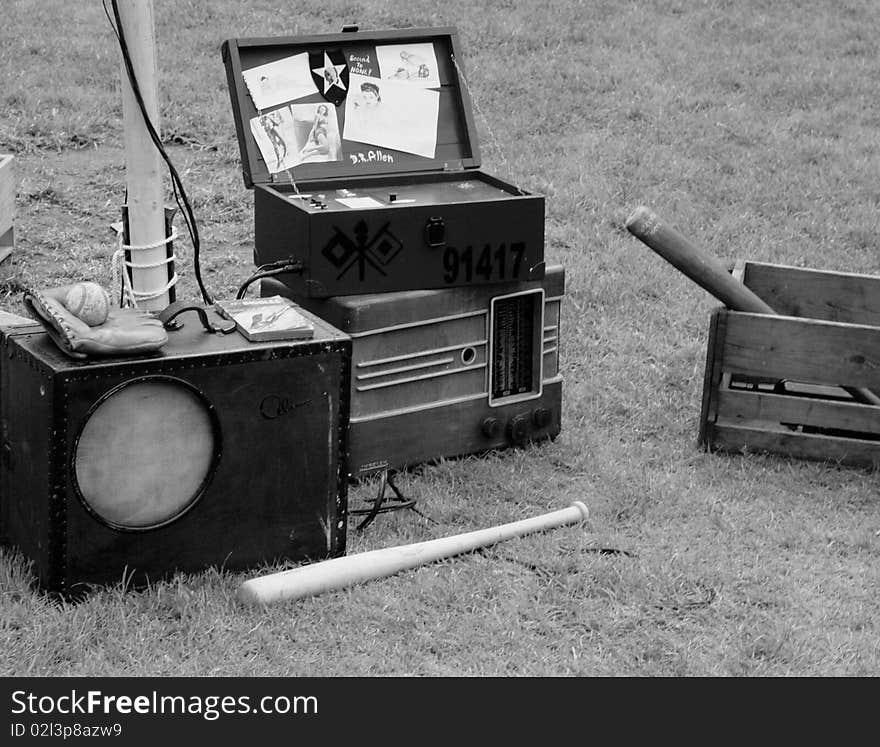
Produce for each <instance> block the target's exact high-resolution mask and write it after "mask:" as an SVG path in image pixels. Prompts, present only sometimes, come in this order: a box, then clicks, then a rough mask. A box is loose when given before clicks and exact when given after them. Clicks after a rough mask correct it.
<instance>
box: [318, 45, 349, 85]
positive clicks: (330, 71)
mask: <svg viewBox="0 0 880 747" xmlns="http://www.w3.org/2000/svg"><path fill="white" fill-rule="evenodd" d="M344 69H345V63H343V64H341V65H334V64H333V61H332V60H331V59H330V58H329V57H328V56H327V53H326V52H324V67H314V68H312V72H313V73H315V74H316V75H319V76H321V77H322V78H323V79H324V93H327V91H329V90H330V89H331V88H333V86H339V87H340V88H341V89H342V90H343V91H344V90H345V84H344V83H343V82H342V78H341V77H340V76H341V74H342V71H343V70H344ZM330 76H332V79H331V77H330Z"/></svg>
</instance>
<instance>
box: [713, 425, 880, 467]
mask: <svg viewBox="0 0 880 747" xmlns="http://www.w3.org/2000/svg"><path fill="white" fill-rule="evenodd" d="M711 430H712V437H711V448H712V449H713V450H717V451H725V452H742V451H744V450H745V451H747V452H748V451H752V452H770V453H775V454H781V455H785V456H790V457H795V458H798V459H809V460H811V461H820V462H833V463H835V464H846V465H851V466H856V467H872V468H876V467H880V441H865V440H862V439H854V438H843V437H840V436H826V435H822V434H817V433H795V432H791V431H785V430H779V431H771V430H767V429H764V428H753V427H748V426H736V425H729V424H727V423H716V424H715V425H714V426H712V429H711Z"/></svg>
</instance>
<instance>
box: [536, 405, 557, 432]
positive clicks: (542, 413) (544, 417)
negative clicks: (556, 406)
mask: <svg viewBox="0 0 880 747" xmlns="http://www.w3.org/2000/svg"><path fill="white" fill-rule="evenodd" d="M552 419H553V415H552V414H551V413H550V410H548V409H547V408H546V407H539V408H538V409H537V410H535V411H534V412H533V413H532V422H533V423H534V424H535V428H546V427H547V426H548V425H550V421H551V420H552Z"/></svg>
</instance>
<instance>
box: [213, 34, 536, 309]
mask: <svg viewBox="0 0 880 747" xmlns="http://www.w3.org/2000/svg"><path fill="white" fill-rule="evenodd" d="M223 58H224V61H225V65H226V71H227V78H228V83H229V90H230V94H231V97H232V108H233V113H234V118H235V126H236V131H237V133H238V140H239V145H240V149H241V160H242V167H243V171H244V180H245V184H246V185H247V186H248V187H253V189H254V223H255V228H254V241H255V251H254V254H255V262H256V264H257V265H258V266H261V265H265V264H268V263H272V262H280V261H285V260H290V261H291V263H292V264H291V267H292V268H293V270H294V271H293V272H290V273H286V274H284V275H282V276H281V280H283V282H284V283H285V284H286V285H287V286H288V287H289V288H290V289H291V291H292V292H293V293H294V294H296V295H297V296H302V297H309V298H323V297H329V296H339V295H353V294H363V293H376V292H391V291H400V290H411V289H413V288H449V287H457V286H471V285H478V284H492V283H498V282H502V281H525V280H540V279H541V278H542V276H543V274H544V198H543V196H540V195H535V194H530V193H528V192H527V191H525V190H524V189H521V188H520V187H518V186H515V185H513V184H509V183H506V182H505V181H503V180H501V179H499V178H497V177H495V176H492V175H490V174H488V173H485V172H483V171H481V170H480V168H479V167H480V154H479V146H478V139H477V135H476V128H475V125H474V120H473V114H472V111H471V106H470V98H469V95H468V89H467V83H466V80H465V77H464V75H463V72H462V63H461V55H460V52H459V49H458V40H457V35H456V32H455V30H454V29H452V28H436V29H406V30H393V31H370V32H366V31H357V30H356V29H352V30H350V31H343V33H341V34H328V35H323V36H312V37H284V38H268V39H231V40H227V41H226V42H224V44H223ZM325 65H326V68H325ZM325 69H326V72H327V77H326V78H325V76H324V74H323V73H324V71H325ZM331 78H333V79H334V80H335V81H336V82H335V83H331V82H330V79H331Z"/></svg>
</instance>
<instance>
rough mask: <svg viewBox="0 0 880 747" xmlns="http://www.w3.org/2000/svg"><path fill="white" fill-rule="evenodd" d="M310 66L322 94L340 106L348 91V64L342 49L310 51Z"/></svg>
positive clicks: (313, 78)
mask: <svg viewBox="0 0 880 747" xmlns="http://www.w3.org/2000/svg"><path fill="white" fill-rule="evenodd" d="M309 68H310V69H311V71H312V80H314V82H315V85H316V86H317V88H318V91H319V92H320V94H321V95H322V96H323V97H324V98H325V99H327V101H330V102H332V103H333V104H335V105H336V106H339V105H340V104H341V103H342V102H343V101H344V100H345V95H346V93H347V92H348V65H347V64H346V63H345V55H344V54H343V53H342V50H341V49H329V50H328V49H325V50H322V51H320V52H309Z"/></svg>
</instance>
